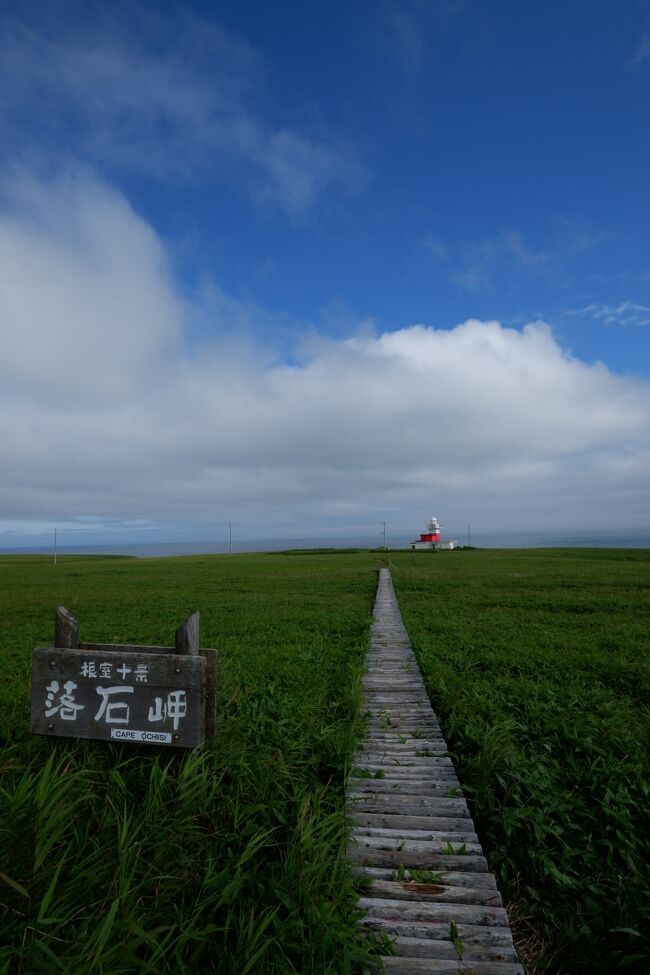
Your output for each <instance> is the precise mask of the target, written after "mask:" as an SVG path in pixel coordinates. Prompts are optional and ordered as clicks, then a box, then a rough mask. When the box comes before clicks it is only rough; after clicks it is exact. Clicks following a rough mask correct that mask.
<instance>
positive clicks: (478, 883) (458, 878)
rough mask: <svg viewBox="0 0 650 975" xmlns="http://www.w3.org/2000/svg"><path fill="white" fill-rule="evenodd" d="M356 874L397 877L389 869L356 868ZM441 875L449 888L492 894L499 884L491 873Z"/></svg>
mask: <svg viewBox="0 0 650 975" xmlns="http://www.w3.org/2000/svg"><path fill="white" fill-rule="evenodd" d="M355 872H356V873H358V874H360V875H362V876H366V877H370V878H372V879H373V880H393V879H394V877H395V876H396V872H395V870H390V869H388V868H387V867H356V868H355ZM441 875H442V877H443V879H444V883H445V886H447V887H472V888H474V889H481V890H482V889H488V890H489V891H491V892H492V893H496V892H497V883H496V880H495V879H494V876H493V875H492V874H491V873H472V872H471V871H468V872H463V871H460V870H445V871H444V872H441ZM404 876H406V877H410V876H411V874H410V872H409V870H408V869H406V870H405V872H404Z"/></svg>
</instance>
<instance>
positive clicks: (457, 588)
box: [392, 550, 650, 975]
mask: <svg viewBox="0 0 650 975" xmlns="http://www.w3.org/2000/svg"><path fill="white" fill-rule="evenodd" d="M392 560H393V563H394V564H395V566H396V569H395V570H394V578H395V581H396V588H397V592H398V596H399V600H400V605H401V608H402V612H403V615H404V619H405V623H406V626H407V628H408V630H409V634H410V636H411V639H412V642H413V645H414V648H415V650H416V653H417V656H418V658H419V661H420V664H421V667H422V669H423V672H424V676H425V681H426V683H427V687H428V690H429V693H430V696H431V699H432V702H433V704H434V707H435V708H436V710H437V712H438V715H439V717H440V719H441V722H442V724H443V727H444V730H445V732H446V735H447V740H448V742H449V744H450V747H451V749H452V751H453V755H454V759H455V762H456V765H457V768H458V770H459V775H460V777H461V781H462V783H463V787H464V789H466V791H467V793H468V795H469V796H470V798H471V800H472V803H473V811H474V815H475V818H476V821H477V825H478V829H479V834H480V838H481V840H482V842H483V844H484V848H485V849H486V852H487V854H488V857H489V860H490V863H491V865H492V867H493V868H494V869H495V871H496V872H497V874H498V876H499V880H500V888H501V890H502V893H503V894H504V896H505V899H506V900H507V901H509V903H510V906H511V918H512V919H513V920H514V922H515V929H516V933H517V935H518V938H519V943H520V949H521V950H522V952H523V954H524V956H525V957H526V958H527V960H528V962H529V965H530V969H531V971H535V972H553V973H566V975H569V973H589V975H611V973H613V972H618V971H620V972H622V973H623V972H627V973H630V975H631V973H632V972H635V973H636V972H639V973H641V972H648V971H650V939H649V937H648V932H649V924H648V920H649V914H650V832H649V830H648V823H649V821H650V802H649V800H650V787H649V782H650V709H649V705H650V693H649V691H650V649H649V636H650V552H648V551H637V552H621V551H611V550H610V551H606V550H600V551H589V550H587V551H585V550H582V551H581V550H564V551H563V550H558V551H547V552H539V551H537V552H532V551H531V552H505V551H502V552H472V553H470V552H458V553H442V554H440V553H438V554H435V555H429V557H428V558H427V557H422V556H418V557H416V558H412V557H409V556H405V555H393V556H392Z"/></svg>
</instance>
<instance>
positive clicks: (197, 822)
mask: <svg viewBox="0 0 650 975" xmlns="http://www.w3.org/2000/svg"><path fill="white" fill-rule="evenodd" d="M375 569H376V556H375V557H373V556H371V555H369V554H367V553H365V554H363V555H359V556H354V555H348V556H342V557H337V556H333V555H328V556H326V557H325V558H322V557H318V556H307V555H305V556H303V557H301V558H299V559H292V558H287V557H282V556H271V555H269V556H237V557H235V558H232V559H231V558H228V557H196V558H191V559H180V558H179V559H161V560H150V561H138V560H128V559H110V560H109V559H103V558H88V557H85V558H74V557H67V558H63V559H60V560H59V564H58V565H57V566H54V565H52V563H51V562H49V561H47V560H45V559H39V558H35V557H33V558H15V557H11V558H9V557H7V558H0V653H1V655H2V656H1V659H2V683H1V685H0V737H1V738H2V746H3V747H2V758H1V767H0V831H1V834H0V904H1V907H0V911H1V912H2V916H1V918H0V972H2V973H6V975H20V973H25V975H32V973H41V972H42V973H70V975H85V973H95V972H96V973H102V975H118V973H119V975H121V973H172V972H173V973H175V975H177V973H195V972H198V971H219V972H224V973H229V972H232V973H237V975H244V973H247V972H250V973H267V972H268V973H291V972H296V973H306V972H330V973H332V975H335V973H336V975H338V973H341V972H352V971H362V970H365V968H366V967H367V964H368V961H369V958H370V948H369V946H367V945H365V944H364V943H363V942H362V941H361V940H360V938H359V935H358V930H357V929H356V927H355V922H356V920H357V918H358V911H357V908H356V894H355V890H354V887H353V882H352V879H351V877H350V873H349V870H348V865H347V861H346V858H345V843H346V835H347V834H346V828H345V824H344V820H343V784H344V776H345V772H346V769H347V766H348V764H349V760H350V755H351V753H352V751H353V748H354V745H355V742H356V736H357V735H358V733H359V726H358V724H357V713H358V703H359V687H360V683H359V680H360V669H361V666H362V661H363V656H364V654H365V651H366V647H367V637H368V626H369V622H370V613H371V609H372V603H373V599H374V592H375V585H376V571H375ZM58 604H63V605H65V606H66V607H67V608H68V609H69V610H70V611H71V612H73V613H74V614H75V615H76V616H77V618H78V619H79V621H80V625H81V639H82V640H83V639H86V640H93V641H98V642H104V641H106V642H126V643H148V644H158V643H160V644H167V645H171V644H173V639H174V630H175V628H176V626H178V625H179V623H180V622H182V621H183V620H184V619H185V618H186V617H187V616H188V615H189V613H190V612H192V611H193V610H195V609H197V608H198V609H200V610H201V614H202V618H201V619H202V634H201V636H202V639H201V642H202V645H203V646H215V647H217V648H218V650H219V664H218V668H219V676H218V708H217V715H218V717H217V736H216V739H215V740H214V741H213V742H212V743H211V744H210V745H209V747H206V748H205V749H203V750H201V751H197V752H192V753H181V754H179V753H175V754H174V753H172V752H170V751H169V750H164V749H162V748H161V749H159V748H157V747H151V746H129V745H119V744H112V743H95V742H83V741H79V742H77V741H75V740H72V739H68V740H63V739H60V740H55V739H48V738H38V737H32V736H30V735H29V733H28V732H29V682H30V662H31V651H32V648H33V647H34V646H48V645H51V643H52V638H53V611H54V607H55V606H56V605H58Z"/></svg>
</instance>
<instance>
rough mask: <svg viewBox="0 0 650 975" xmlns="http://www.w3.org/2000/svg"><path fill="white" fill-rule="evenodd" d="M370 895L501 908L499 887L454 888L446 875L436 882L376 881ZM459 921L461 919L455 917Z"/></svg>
mask: <svg viewBox="0 0 650 975" xmlns="http://www.w3.org/2000/svg"><path fill="white" fill-rule="evenodd" d="M365 893H366V896H367V897H370V898H373V899H374V898H382V897H383V898H392V899H397V900H406V901H430V902H432V903H437V902H444V903H447V904H471V905H472V906H474V907H476V906H477V905H482V906H483V907H499V908H500V907H502V906H503V905H502V903H501V895H500V894H499V892H498V891H497V890H492V889H489V888H486V887H484V888H482V889H481V888H480V887H455V886H453V885H450V884H447V883H445V878H444V874H442V875H441V879H440V880H439V881H438V882H436V883H433V882H431V883H429V882H426V881H421V880H420V881H415V880H402V881H396V880H373V881H372V883H371V884H370V887H369V888H368V889H367V890H366V891H365ZM455 920H458V918H455Z"/></svg>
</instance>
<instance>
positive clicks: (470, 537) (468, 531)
mask: <svg viewBox="0 0 650 975" xmlns="http://www.w3.org/2000/svg"><path fill="white" fill-rule="evenodd" d="M467 544H468V545H471V544H472V536H471V534H470V530H469V522H467Z"/></svg>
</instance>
